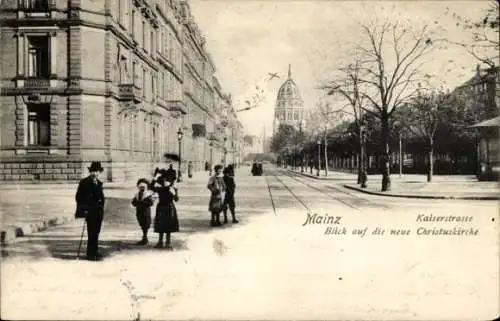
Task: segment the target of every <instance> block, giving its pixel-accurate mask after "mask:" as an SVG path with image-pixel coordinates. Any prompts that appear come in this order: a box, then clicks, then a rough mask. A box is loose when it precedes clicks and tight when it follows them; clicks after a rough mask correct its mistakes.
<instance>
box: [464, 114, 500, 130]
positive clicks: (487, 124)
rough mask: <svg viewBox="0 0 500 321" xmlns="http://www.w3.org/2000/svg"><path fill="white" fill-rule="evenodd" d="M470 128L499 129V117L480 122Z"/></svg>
mask: <svg viewBox="0 0 500 321" xmlns="http://www.w3.org/2000/svg"><path fill="white" fill-rule="evenodd" d="M471 127H500V116H497V117H495V118H491V119H488V120H485V121H482V122H480V123H477V124H475V125H472V126H471Z"/></svg>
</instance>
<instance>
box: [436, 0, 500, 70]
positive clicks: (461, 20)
mask: <svg viewBox="0 0 500 321" xmlns="http://www.w3.org/2000/svg"><path fill="white" fill-rule="evenodd" d="M488 4H489V5H488V8H487V9H485V11H484V15H483V17H482V18H481V19H480V20H478V21H472V20H470V19H468V18H465V17H461V16H459V15H457V14H456V13H452V15H453V18H454V19H455V20H456V21H457V23H456V26H457V27H459V28H462V29H465V30H468V31H470V32H471V36H472V39H471V40H472V42H471V43H464V42H453V41H450V42H452V43H453V44H455V45H459V46H461V47H463V48H465V50H467V52H468V53H469V54H470V55H472V56H473V57H474V58H476V59H477V60H479V61H480V62H482V63H484V64H487V65H488V66H490V67H495V66H498V63H499V59H500V55H499V51H498V48H499V46H500V39H499V28H500V18H499V12H500V1H498V0H489V2H488ZM436 23H438V22H437V21H436Z"/></svg>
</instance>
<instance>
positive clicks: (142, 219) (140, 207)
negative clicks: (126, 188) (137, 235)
mask: <svg viewBox="0 0 500 321" xmlns="http://www.w3.org/2000/svg"><path fill="white" fill-rule="evenodd" d="M148 186H149V182H148V180H147V179H145V178H141V179H139V180H138V181H137V189H138V192H137V194H136V195H135V196H134V198H133V199H132V206H134V207H135V215H136V217H137V222H139V226H140V227H141V230H142V240H140V241H139V242H137V244H138V245H146V244H148V230H149V228H150V227H151V206H153V203H154V196H153V192H152V191H150V190H148V189H147V188H148Z"/></svg>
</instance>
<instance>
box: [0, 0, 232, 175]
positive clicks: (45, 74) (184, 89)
mask: <svg viewBox="0 0 500 321" xmlns="http://www.w3.org/2000/svg"><path fill="white" fill-rule="evenodd" d="M1 9H2V10H1V13H0V14H1V19H2V21H3V22H4V23H3V25H2V29H1V33H0V56H1V57H2V61H1V74H2V82H1V96H0V106H1V114H0V124H1V128H0V137H1V138H0V180H6V181H17V180H27V181H53V180H77V179H80V178H81V177H82V176H84V175H86V167H87V166H88V163H89V162H90V161H101V162H102V164H103V167H104V168H105V172H104V175H103V177H104V179H105V180H107V181H122V180H129V179H136V178H137V177H139V176H146V177H149V175H151V173H152V169H153V168H154V166H156V165H157V164H158V163H162V161H163V155H164V154H165V153H178V152H179V151H180V152H181V156H182V159H183V160H185V162H186V163H187V161H193V162H194V163H195V164H196V169H200V164H201V162H202V157H201V156H199V155H203V158H204V159H206V157H207V154H208V153H207V152H206V151H205V146H207V145H208V144H209V137H207V135H206V128H205V129H204V128H200V126H198V127H197V126H193V125H194V124H203V125H205V126H206V125H207V121H206V120H207V119H214V121H213V122H215V119H217V120H219V118H220V117H219V118H217V117H215V116H214V115H213V114H214V113H216V108H215V106H214V93H213V89H212V79H213V75H214V72H215V66H214V64H213V62H212V61H211V59H210V57H209V55H208V53H207V52H206V50H205V48H204V41H203V37H202V36H201V32H200V31H199V29H198V28H197V27H196V24H195V23H194V21H193V17H192V15H191V13H190V10H189V5H188V3H187V2H186V1H179V0H171V1H160V0H155V1H153V0H127V1H124V0H121V1H113V0H95V1H82V0H70V1H60V0H45V1H43V0H10V1H2V3H1ZM195 52H196V54H194V53H195ZM200 110H201V111H203V112H200ZM202 120H203V121H202ZM179 130H181V131H182V133H183V135H182V139H181V140H180V141H179V139H178V131H179ZM221 137H222V136H221V135H219V136H216V137H214V138H216V139H217V140H222V138H221ZM219 149H220V148H219ZM200 153H201V154H200Z"/></svg>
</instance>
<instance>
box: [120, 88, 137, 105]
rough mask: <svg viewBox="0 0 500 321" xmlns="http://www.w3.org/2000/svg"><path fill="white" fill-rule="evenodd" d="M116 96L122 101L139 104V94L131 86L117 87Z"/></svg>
mask: <svg viewBox="0 0 500 321" xmlns="http://www.w3.org/2000/svg"><path fill="white" fill-rule="evenodd" d="M118 96H119V99H120V100H123V101H134V102H136V103H138V102H141V101H142V99H141V93H140V90H139V89H138V88H136V87H135V86H134V85H133V84H121V85H118Z"/></svg>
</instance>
